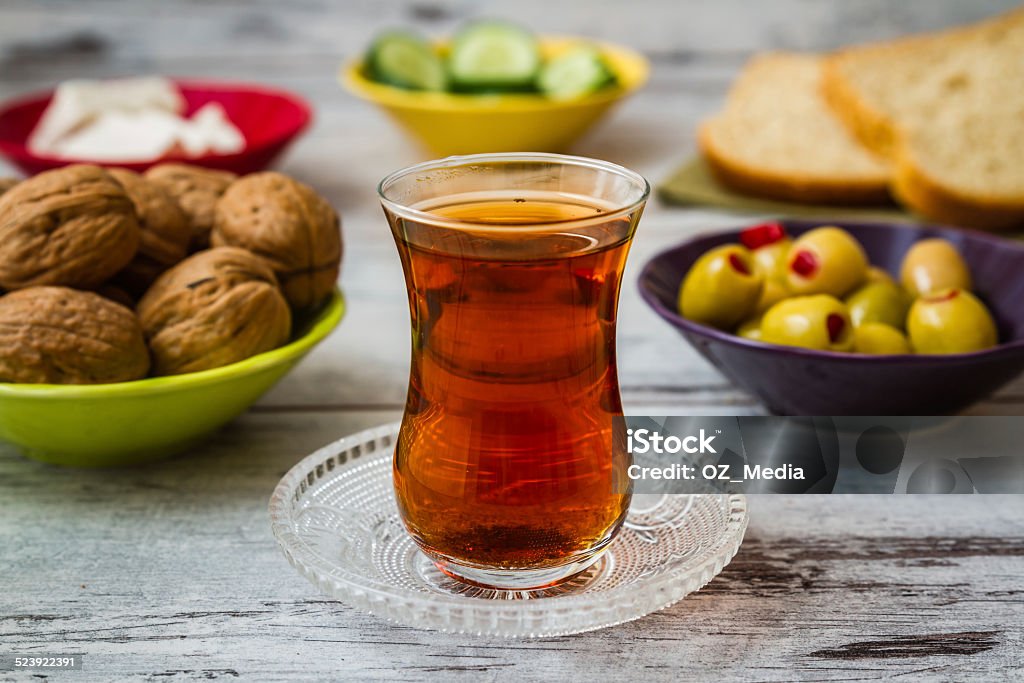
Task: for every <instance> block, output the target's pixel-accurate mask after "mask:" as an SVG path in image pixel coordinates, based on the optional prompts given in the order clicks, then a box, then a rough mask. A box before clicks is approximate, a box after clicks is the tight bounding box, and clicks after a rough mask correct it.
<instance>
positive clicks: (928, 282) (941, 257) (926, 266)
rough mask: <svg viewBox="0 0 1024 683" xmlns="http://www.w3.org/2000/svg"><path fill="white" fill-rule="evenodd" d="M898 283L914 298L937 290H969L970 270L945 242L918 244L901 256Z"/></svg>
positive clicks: (930, 240) (950, 244)
mask: <svg viewBox="0 0 1024 683" xmlns="http://www.w3.org/2000/svg"><path fill="white" fill-rule="evenodd" d="M900 282H902V283H903V286H904V287H906V288H907V291H908V292H910V293H911V294H913V295H914V296H924V295H925V294H931V293H932V292H937V291H939V290H940V289H947V288H950V287H952V288H956V289H966V290H968V291H969V290H970V289H971V271H970V270H969V269H968V268H967V264H966V263H965V262H964V260H963V258H962V257H961V256H960V252H958V251H957V250H956V247H954V246H953V245H952V243H950V242H949V241H947V240H944V239H939V238H935V239H927V240H921V241H920V242H917V243H916V244H914V246H912V247H911V248H910V250H909V251H907V255H906V256H904V257H903V265H901V266H900Z"/></svg>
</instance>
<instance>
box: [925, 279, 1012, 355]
mask: <svg viewBox="0 0 1024 683" xmlns="http://www.w3.org/2000/svg"><path fill="white" fill-rule="evenodd" d="M907 332H908V333H909V335H910V345H911V346H912V347H913V348H914V351H915V352H916V353H970V352H971V351H981V350H983V349H988V348H991V347H993V346H995V345H996V344H997V343H998V341H999V338H998V333H997V332H996V324H995V321H994V320H992V314H990V313H989V312H988V309H987V308H985V304H983V303H981V302H980V301H978V299H977V298H976V297H975V296H974V295H973V294H971V293H970V292H968V291H967V290H965V289H944V290H941V291H939V292H934V293H932V294H928V295H927V296H923V297H920V298H919V299H918V300H917V301H915V302H914V305H913V306H911V307H910V313H908V314H907Z"/></svg>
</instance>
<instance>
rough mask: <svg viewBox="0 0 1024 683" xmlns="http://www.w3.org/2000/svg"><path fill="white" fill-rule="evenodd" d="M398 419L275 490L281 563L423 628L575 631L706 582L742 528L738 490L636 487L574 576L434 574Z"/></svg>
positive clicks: (620, 618) (348, 598)
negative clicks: (398, 483)
mask: <svg viewBox="0 0 1024 683" xmlns="http://www.w3.org/2000/svg"><path fill="white" fill-rule="evenodd" d="M398 426H399V425H398V424H397V423H395V424H390V425H385V426H382V427H377V428H375V429H369V430H366V431H364V432H359V433H358V434H353V435H352V436H349V437H346V438H344V439H340V440H338V441H336V442H334V443H332V444H330V445H328V446H325V447H324V448H321V449H320V450H318V451H316V452H315V453H313V454H312V455H310V456H308V457H306V458H305V459H304V460H302V461H301V462H300V463H299V464H297V465H296V466H295V467H293V468H292V469H291V471H289V472H288V474H286V475H285V476H284V478H283V479H282V480H281V482H280V483H279V484H278V485H277V488H276V489H275V491H274V495H273V497H272V498H271V499H270V517H271V522H272V526H273V531H274V536H275V537H276V538H277V540H278V542H279V543H280V544H281V547H282V548H283V549H284V553H285V555H286V556H287V558H288V561H289V562H291V563H292V565H293V566H294V567H295V568H296V569H298V570H299V572H300V573H301V574H302V575H303V576H305V577H306V578H307V579H309V581H310V582H312V583H313V584H314V585H315V586H317V588H319V589H320V590H321V591H323V592H324V593H326V594H327V595H329V596H331V597H334V598H337V599H338V600H341V601H343V602H345V603H346V604H348V605H351V606H353V607H358V608H361V609H364V610H367V611H369V612H372V613H374V614H376V615H378V616H380V617H383V618H385V619H388V620H391V621H394V622H398V623H401V624H407V625H409V626H414V627H418V628H430V629H436V630H439V631H446V632H454V633H475V634H481V635H485V634H486V635H498V636H507V637H541V636H556V635H566V634H570V633H580V632H582V631H591V630H594V629H599V628H604V627H606V626H612V625H614V624H620V623H622V622H625V621H631V620H633V619H638V618H640V617H642V616H644V615H646V614H649V613H651V612H654V611H657V610H660V609H664V608H665V607H668V606H669V605H671V604H673V603H674V602H676V601H677V600H679V599H680V598H682V597H683V596H685V595H687V594H688V593H691V592H693V591H695V590H698V589H700V588H701V587H703V586H704V585H705V584H707V583H708V582H709V581H710V580H711V579H712V578H713V577H714V576H715V575H716V574H718V573H719V572H720V571H722V568H723V567H724V566H725V565H726V564H728V562H729V561H730V560H731V559H732V558H733V556H734V555H735V554H736V551H737V550H738V549H739V547H740V543H741V541H742V540H743V532H744V531H745V530H746V528H747V506H746V499H745V498H744V497H743V496H738V495H695V496H682V495H643V496H640V495H638V496H634V500H633V505H632V507H631V508H630V512H629V516H628V517H627V519H626V523H625V525H624V526H623V528H622V530H621V531H620V532H619V535H618V536H617V537H616V539H615V541H614V542H613V543H612V545H611V547H610V548H609V549H608V551H607V552H605V554H604V555H603V556H602V557H601V559H600V560H598V562H597V563H596V564H594V565H593V566H591V567H590V568H589V569H587V570H586V571H585V572H583V573H582V574H580V575H577V576H576V577H574V578H573V579H571V580H570V581H568V582H566V583H563V584H560V585H558V586H555V587H553V588H546V589H541V590H532V591H495V590H488V589H484V588H478V587H475V586H469V585H466V584H463V583H460V582H457V581H455V580H453V579H451V578H449V577H448V576H446V575H445V574H443V573H441V572H440V571H439V570H438V569H437V568H436V567H435V566H434V564H433V563H432V562H431V561H430V560H429V559H427V557H426V556H425V555H423V554H422V553H421V552H420V551H419V550H418V549H417V548H416V546H415V544H414V543H413V541H412V539H411V538H410V537H409V535H408V534H407V533H406V531H405V527H404V526H403V525H402V521H401V519H400V518H399V516H398V510H397V508H396V506H395V498H394V493H393V491H392V487H391V457H392V453H393V451H394V444H395V440H396V437H397V435H398Z"/></svg>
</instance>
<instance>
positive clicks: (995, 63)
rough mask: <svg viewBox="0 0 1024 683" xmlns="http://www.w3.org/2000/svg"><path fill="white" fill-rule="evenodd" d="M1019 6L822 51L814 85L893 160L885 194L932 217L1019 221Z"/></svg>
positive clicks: (1023, 103) (1022, 21) (1022, 213)
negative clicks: (963, 23) (980, 18)
mask: <svg viewBox="0 0 1024 683" xmlns="http://www.w3.org/2000/svg"><path fill="white" fill-rule="evenodd" d="M1022 84H1024V9H1019V10H1015V11H1013V12H1010V13H1009V14H1005V15H1002V16H1000V17H996V18H994V19H990V20H988V21H984V22H981V23H979V24H974V25H972V26H967V27H963V28H959V29H954V30H951V31H944V32H941V33H935V34H931V35H925V36H917V37H911V38H906V39H902V40H896V41H892V42H889V43H882V44H877V45H869V46H864V47H858V48H851V49H848V50H844V51H841V52H839V53H837V54H836V55H834V56H832V57H830V58H828V59H827V60H826V62H825V66H824V78H823V81H822V92H823V94H824V97H825V99H826V101H827V102H828V103H829V104H830V106H831V107H832V109H833V111H834V112H835V113H836V114H837V115H838V116H839V117H840V118H842V119H843V121H844V122H845V123H846V124H847V125H848V126H849V127H850V129H851V130H852V131H853V132H854V133H855V134H856V135H857V137H858V139H860V140H861V141H862V142H863V143H864V144H865V145H866V146H868V147H870V148H871V149H872V150H874V151H875V152H877V153H879V154H881V155H883V156H885V157H887V158H890V159H891V160H892V161H893V189H894V194H896V196H897V197H898V198H899V199H900V200H901V201H902V202H904V203H905V204H907V205H908V206H909V207H910V208H912V209H913V210H915V211H917V212H918V213H920V214H922V215H924V216H926V217H928V218H931V219H934V220H938V221H941V222H946V223H954V224H957V225H963V226H967V227H975V228H985V229H1005V228H1013V227H1017V226H1020V225H1024V168H1022V164H1021V159H1022V158H1024V156H1022V154H1024V85H1022Z"/></svg>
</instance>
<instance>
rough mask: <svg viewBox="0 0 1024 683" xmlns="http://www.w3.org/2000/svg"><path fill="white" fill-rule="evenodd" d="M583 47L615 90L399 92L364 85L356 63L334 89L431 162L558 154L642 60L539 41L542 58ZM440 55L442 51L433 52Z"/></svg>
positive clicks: (618, 51) (633, 76)
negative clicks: (578, 93)
mask: <svg viewBox="0 0 1024 683" xmlns="http://www.w3.org/2000/svg"><path fill="white" fill-rule="evenodd" d="M580 43H588V44H594V45H596V46H597V47H598V48H599V49H600V50H601V52H602V54H603V55H604V57H605V59H606V60H607V62H608V65H609V67H610V68H611V70H612V72H613V73H614V74H615V76H616V80H617V85H615V86H612V87H609V88H605V89H603V90H600V91H598V92H595V93H593V94H591V95H587V96H584V97H580V98H577V99H572V100H553V99H550V98H547V97H545V96H543V95H539V94H529V93H496V94H462V93H446V92H423V91H416V90H404V89H402V88H396V87H393V86H390V85H385V84H383V83H377V82H376V81H373V80H370V79H369V78H368V77H367V76H366V73H365V69H364V65H363V62H362V61H354V62H351V63H349V64H347V65H346V66H345V67H344V68H343V69H342V73H341V81H342V83H343V84H344V85H345V87H346V88H347V89H348V90H349V92H351V93H353V94H355V95H357V96H358V97H361V98H363V99H365V100H368V101H370V102H373V103H374V104H376V105H377V106H379V107H381V108H382V109H384V111H386V112H387V113H388V114H390V115H391V117H392V118H393V119H395V121H397V122H398V123H399V124H400V125H401V126H402V127H404V128H405V129H406V130H408V131H409V132H410V133H412V135H413V136H414V137H416V138H418V139H419V140H420V141H421V142H423V143H424V144H425V145H426V146H427V147H428V148H429V149H430V151H431V152H432V153H434V154H436V155H439V156H450V155H453V154H474V153H479V152H517V151H519V152H522V151H526V152H564V151H565V150H566V149H568V148H569V146H570V145H572V144H573V143H574V142H575V141H576V140H577V139H578V138H579V137H580V136H581V135H583V134H584V133H585V132H587V130H588V129H589V128H590V127H591V126H593V125H594V124H595V123H597V121H598V119H600V118H601V116H603V115H604V114H605V113H606V112H607V111H608V110H609V109H610V108H611V107H612V106H613V105H615V104H617V103H618V102H620V101H622V100H623V99H624V98H625V97H626V96H628V95H630V94H632V93H633V92H635V91H636V90H637V89H639V88H640V87H641V86H642V85H643V84H644V83H645V82H646V81H647V75H648V72H649V65H648V62H647V60H646V59H645V58H644V57H643V56H642V55H640V54H638V53H637V52H634V51H633V50H630V49H628V48H625V47H621V46H618V45H611V44H608V43H598V42H594V41H587V40H583V39H579V38H542V39H541V51H542V52H543V53H544V56H545V57H546V58H551V57H553V56H556V55H558V54H560V53H562V52H564V51H565V50H567V49H569V48H571V47H573V46H575V45H579V44H580ZM439 49H440V50H441V51H442V52H443V51H444V50H445V49H446V45H444V44H439Z"/></svg>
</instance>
